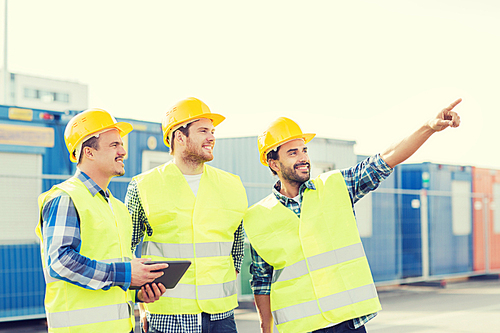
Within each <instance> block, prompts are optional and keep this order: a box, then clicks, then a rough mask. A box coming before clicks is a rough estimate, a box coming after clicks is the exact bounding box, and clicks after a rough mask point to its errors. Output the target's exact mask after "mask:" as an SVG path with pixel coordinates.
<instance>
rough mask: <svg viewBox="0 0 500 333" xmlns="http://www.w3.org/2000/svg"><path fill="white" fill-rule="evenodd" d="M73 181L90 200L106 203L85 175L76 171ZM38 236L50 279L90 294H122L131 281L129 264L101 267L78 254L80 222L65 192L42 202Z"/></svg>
mask: <svg viewBox="0 0 500 333" xmlns="http://www.w3.org/2000/svg"><path fill="white" fill-rule="evenodd" d="M75 177H77V178H78V179H79V180H80V181H82V182H83V183H84V184H85V186H86V187H87V188H88V189H89V191H90V193H91V194H92V195H93V196H96V195H100V196H102V197H103V199H104V200H106V201H108V197H109V193H108V192H107V191H106V192H105V191H104V190H103V189H101V188H100V187H99V185H97V184H96V183H95V182H94V181H93V180H92V179H90V177H89V176H87V175H86V174H85V173H83V172H81V171H79V170H77V172H76V174H75ZM42 235H43V239H44V242H43V245H44V252H45V262H46V263H47V266H48V268H49V274H50V276H51V277H53V278H56V279H60V280H64V281H66V282H70V283H72V284H75V285H77V286H80V287H82V288H85V289H91V290H99V289H103V290H108V289H109V288H111V287H114V286H119V287H120V288H122V289H123V290H125V291H126V290H127V289H128V288H129V286H130V281H131V278H132V267H131V264H130V262H116V263H104V262H100V261H96V260H92V259H90V258H87V257H84V256H82V255H81V254H80V248H81V243H82V239H81V237H80V218H79V216H78V212H77V211H76V208H75V205H74V203H73V200H72V199H71V197H70V196H69V195H68V194H67V193H66V192H64V191H60V190H59V191H55V192H54V193H52V194H51V195H50V196H49V197H48V198H47V199H46V202H45V205H44V206H43V209H42ZM101 245H102V246H106V244H101Z"/></svg>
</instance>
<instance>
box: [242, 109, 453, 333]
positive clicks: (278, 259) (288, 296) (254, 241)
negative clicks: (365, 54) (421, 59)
mask: <svg viewBox="0 0 500 333" xmlns="http://www.w3.org/2000/svg"><path fill="white" fill-rule="evenodd" d="M460 101H461V99H459V100H457V101H455V102H454V103H452V104H451V105H450V106H449V107H447V108H445V109H443V110H442V111H441V112H440V113H439V114H438V115H437V117H436V118H434V119H431V120H430V121H428V122H427V123H426V124H424V125H423V126H422V127H421V128H419V129H418V130H417V131H416V132H414V133H413V134H411V135H410V136H408V137H407V138H405V139H404V140H402V141H401V142H400V143H399V144H397V145H395V146H393V147H390V148H389V149H387V150H386V151H384V152H383V153H382V154H377V155H375V156H372V157H370V158H368V159H366V160H364V161H363V162H361V163H359V164H358V165H356V166H354V167H352V168H349V169H345V170H341V171H330V172H327V173H324V174H321V175H319V176H318V177H317V178H315V179H312V180H310V179H309V178H310V160H309V156H308V154H307V147H306V144H307V143H308V142H309V141H310V140H311V139H312V138H313V137H314V136H315V134H305V133H302V131H301V129H300V128H299V126H298V125H297V124H296V123H295V122H293V121H292V120H290V119H288V118H284V117H282V118H278V119H277V120H276V121H275V122H273V123H272V124H271V125H270V126H269V127H268V128H267V130H266V131H265V132H264V133H263V134H262V135H261V136H260V137H259V140H258V146H259V154H260V160H261V162H262V164H264V165H266V166H269V168H270V169H271V171H272V172H273V174H275V175H277V176H278V178H279V180H278V181H277V182H276V184H275V185H274V187H273V190H272V192H273V193H272V194H270V195H269V196H268V197H266V198H264V199H263V200H261V201H260V202H258V203H257V204H255V205H254V206H252V207H251V208H249V210H248V212H247V213H246V215H245V218H244V228H245V232H246V234H247V236H248V238H249V240H250V243H251V245H252V265H251V273H252V275H253V278H252V287H253V290H254V295H255V302H256V305H257V309H258V311H259V315H260V318H261V328H262V332H264V333H268V332H272V321H273V317H274V322H275V324H276V325H277V328H278V330H279V331H280V332H297V333H298V332H311V331H313V332H318V333H319V332H323V333H326V332H336V333H337V332H366V330H365V327H364V324H365V323H366V322H368V321H369V320H370V319H371V318H373V317H374V316H375V314H376V312H377V311H379V310H380V303H379V300H378V296H377V292H376V289H375V285H374V284H373V280H372V276H371V272H370V268H369V266H368V262H367V260H366V257H365V255H364V250H363V246H362V244H361V240H360V237H359V234H358V230H357V227H356V221H355V218H354V214H353V206H354V204H355V203H356V202H357V201H358V200H359V199H361V198H362V197H363V196H364V195H366V194H367V193H368V192H370V191H373V190H375V189H376V188H377V187H378V185H379V184H380V182H381V181H383V180H384V179H385V178H387V177H388V176H389V175H390V174H391V172H392V170H393V168H394V167H395V166H396V165H398V164H400V163H402V162H403V161H404V160H406V159H407V158H408V157H410V156H411V155H412V154H413V153H414V152H415V151H417V149H418V148H419V147H420V146H421V145H422V144H423V143H424V142H425V141H426V140H427V139H428V138H429V137H430V136H431V135H432V134H434V133H435V132H438V131H442V130H444V129H445V128H447V127H458V126H459V124H460V118H459V116H458V115H457V114H456V113H455V112H454V111H452V110H453V108H454V107H455V106H456V105H457V104H458V103H460Z"/></svg>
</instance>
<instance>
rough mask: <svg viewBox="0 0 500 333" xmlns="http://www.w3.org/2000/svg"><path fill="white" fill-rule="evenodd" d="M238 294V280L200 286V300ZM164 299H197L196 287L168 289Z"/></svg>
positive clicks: (182, 286)
mask: <svg viewBox="0 0 500 333" xmlns="http://www.w3.org/2000/svg"><path fill="white" fill-rule="evenodd" d="M234 294H236V280H233V281H229V282H225V283H220V284H209V285H202V286H198V299H200V300H208V299H217V298H224V297H229V296H231V295H234ZM162 296H163V297H172V298H187V299H196V286H195V285H193V284H178V285H177V286H175V288H173V289H167V291H166V292H165V293H164V294H163V295H162Z"/></svg>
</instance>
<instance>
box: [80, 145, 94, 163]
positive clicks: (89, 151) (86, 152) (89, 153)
mask: <svg viewBox="0 0 500 333" xmlns="http://www.w3.org/2000/svg"><path fill="white" fill-rule="evenodd" d="M82 153H83V155H84V156H85V157H86V158H88V159H89V160H93V159H94V152H93V151H92V148H90V147H85V148H83V152H82Z"/></svg>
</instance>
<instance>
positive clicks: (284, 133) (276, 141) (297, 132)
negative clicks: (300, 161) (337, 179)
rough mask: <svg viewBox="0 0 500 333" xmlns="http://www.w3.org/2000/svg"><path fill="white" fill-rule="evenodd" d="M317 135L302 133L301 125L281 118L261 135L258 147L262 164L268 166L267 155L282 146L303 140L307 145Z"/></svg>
mask: <svg viewBox="0 0 500 333" xmlns="http://www.w3.org/2000/svg"><path fill="white" fill-rule="evenodd" d="M315 135H316V134H312V133H302V130H301V129H300V127H299V125H297V123H296V122H294V121H293V120H291V119H288V118H286V117H279V118H278V119H276V120H275V121H274V122H272V123H271V125H269V127H268V128H267V130H265V131H264V133H262V134H261V135H259V139H258V146H259V155H260V162H261V163H262V164H264V165H265V166H267V165H268V164H267V158H266V157H267V154H268V153H269V152H270V151H271V150H273V149H275V148H278V147H279V146H281V145H282V144H284V143H286V142H288V141H290V140H294V139H303V140H304V142H305V143H306V144H307V143H308V142H309V141H311V140H312V138H314V136H315Z"/></svg>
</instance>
